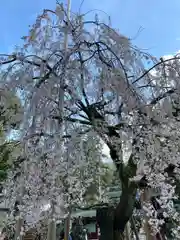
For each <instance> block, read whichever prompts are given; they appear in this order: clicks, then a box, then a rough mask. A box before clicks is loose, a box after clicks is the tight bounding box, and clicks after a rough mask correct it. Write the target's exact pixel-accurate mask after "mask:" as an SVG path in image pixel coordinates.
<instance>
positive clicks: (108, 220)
mask: <svg viewBox="0 0 180 240" xmlns="http://www.w3.org/2000/svg"><path fill="white" fill-rule="evenodd" d="M135 194H136V188H135V187H134V186H133V185H131V184H130V185H129V187H128V188H127V189H124V190H123V191H122V194H121V198H120V202H119V204H118V205H117V207H116V208H115V209H113V208H101V209H98V210H97V216H96V217H97V222H98V225H99V227H100V232H101V237H100V240H123V239H124V230H125V227H126V224H127V222H128V221H129V220H130V218H131V216H132V213H133V209H134V204H135Z"/></svg>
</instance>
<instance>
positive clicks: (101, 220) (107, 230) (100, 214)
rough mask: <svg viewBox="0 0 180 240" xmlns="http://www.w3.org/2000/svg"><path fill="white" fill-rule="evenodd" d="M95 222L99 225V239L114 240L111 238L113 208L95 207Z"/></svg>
mask: <svg viewBox="0 0 180 240" xmlns="http://www.w3.org/2000/svg"><path fill="white" fill-rule="evenodd" d="M96 219H97V223H98V225H99V227H100V233H101V235H100V240H114V239H113V219H114V208H113V207H108V208H100V209H97V214H96Z"/></svg>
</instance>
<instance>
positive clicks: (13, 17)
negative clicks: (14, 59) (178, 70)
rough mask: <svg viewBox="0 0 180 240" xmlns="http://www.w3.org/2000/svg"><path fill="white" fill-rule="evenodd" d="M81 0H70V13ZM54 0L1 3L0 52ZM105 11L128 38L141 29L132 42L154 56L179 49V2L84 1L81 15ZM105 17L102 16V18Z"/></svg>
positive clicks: (156, 0)
mask: <svg viewBox="0 0 180 240" xmlns="http://www.w3.org/2000/svg"><path fill="white" fill-rule="evenodd" d="M81 1H82V0H72V10H73V11H76V10H78V9H79V6H80V3H81ZM55 2H56V1H55V0H31V1H27V0H5V1H3V0H1V3H0V29H1V34H0V53H2V52H4V53H5V52H8V51H10V50H11V49H12V48H13V46H14V45H16V44H19V43H20V38H21V36H23V35H26V34H27V30H28V25H30V24H32V23H33V21H34V19H35V17H36V15H37V14H38V13H40V12H41V11H42V9H43V8H54V7H55ZM95 8H96V9H101V10H103V11H105V12H107V13H108V14H109V15H110V16H111V18H112V23H113V25H114V26H115V27H116V28H118V29H119V30H120V32H121V33H123V34H125V35H127V36H128V37H134V36H135V35H136V33H137V32H138V29H139V28H140V27H142V28H143V29H144V30H143V31H142V32H141V33H140V34H139V36H138V37H137V38H136V39H135V40H134V43H135V44H136V45H138V47H141V48H148V49H149V51H150V52H151V53H152V54H154V55H156V56H162V55H166V54H173V53H174V52H176V51H177V50H180V1H179V0H173V1H169V0H151V1H150V0H147V1H145V0H99V1H98V0H84V3H83V8H82V10H83V12H86V11H88V10H92V9H95ZM103 16H104V17H105V15H103V14H102V17H103Z"/></svg>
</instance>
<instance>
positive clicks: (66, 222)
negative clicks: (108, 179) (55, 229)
mask: <svg viewBox="0 0 180 240" xmlns="http://www.w3.org/2000/svg"><path fill="white" fill-rule="evenodd" d="M70 9H71V0H68V2H67V24H68V25H69V21H70ZM67 48H68V29H67V30H66V31H65V36H64V54H65V60H66V56H67ZM65 64H66V63H65ZM65 79H66V66H65V69H64V78H62V84H61V88H60V93H61V94H62V95H61V96H60V99H62V101H61V103H60V104H61V109H62V112H61V114H62V119H63V117H64V116H63V115H64V114H63V109H64V84H65ZM62 134H63V125H62ZM70 215H71V213H70V212H69V214H68V217H67V219H65V226H64V240H68V238H69V230H70V218H71V216H70Z"/></svg>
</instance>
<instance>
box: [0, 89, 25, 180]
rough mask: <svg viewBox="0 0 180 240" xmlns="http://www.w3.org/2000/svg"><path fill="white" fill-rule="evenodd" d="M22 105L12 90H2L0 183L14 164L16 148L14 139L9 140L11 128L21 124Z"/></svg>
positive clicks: (0, 101)
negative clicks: (13, 157) (13, 156)
mask: <svg viewBox="0 0 180 240" xmlns="http://www.w3.org/2000/svg"><path fill="white" fill-rule="evenodd" d="M22 111H23V109H22V106H21V102H20V99H19V98H18V97H17V96H15V95H14V94H13V93H12V92H9V91H4V92H0V183H1V182H3V181H4V180H5V179H6V177H7V173H8V170H9V169H10V167H11V166H12V162H13V160H12V155H13V153H14V150H15V148H16V142H15V141H14V140H8V139H7V138H8V137H9V134H10V132H11V130H17V129H18V128H19V127H20V124H21V116H22Z"/></svg>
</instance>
